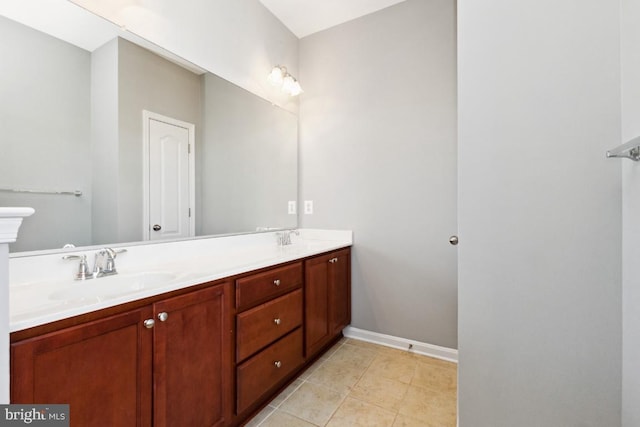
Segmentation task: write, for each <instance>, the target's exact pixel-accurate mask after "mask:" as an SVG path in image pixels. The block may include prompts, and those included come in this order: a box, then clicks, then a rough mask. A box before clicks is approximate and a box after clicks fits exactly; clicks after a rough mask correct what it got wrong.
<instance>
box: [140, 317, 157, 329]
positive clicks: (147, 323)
mask: <svg viewBox="0 0 640 427" xmlns="http://www.w3.org/2000/svg"><path fill="white" fill-rule="evenodd" d="M155 324H156V321H155V320H153V319H147V320H145V321H144V323H143V325H144V327H145V328H147V329H151V328H153V326H154V325H155Z"/></svg>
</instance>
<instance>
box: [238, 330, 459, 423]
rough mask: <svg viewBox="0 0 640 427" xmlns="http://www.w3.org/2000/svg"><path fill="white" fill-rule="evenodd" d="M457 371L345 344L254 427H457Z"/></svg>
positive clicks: (366, 345) (405, 355)
mask: <svg viewBox="0 0 640 427" xmlns="http://www.w3.org/2000/svg"><path fill="white" fill-rule="evenodd" d="M456 384H457V366H456V364H455V363H450V362H445V361H442V360H439V359H433V358H430V357H426V356H421V355H417V354H415V353H410V352H407V351H401V350H395V349H392V348H388V347H384V346H380V345H376V344H371V343H367V342H364V341H358V340H353V339H349V338H343V339H342V340H341V341H340V342H338V343H337V344H336V345H335V346H334V347H333V348H332V349H331V350H329V351H328V352H327V353H326V354H325V355H324V356H323V357H322V358H321V359H319V360H318V361H317V362H316V363H315V364H313V365H312V366H311V367H310V368H309V369H307V370H306V371H305V372H304V373H303V374H302V375H301V376H300V377H299V378H298V379H297V380H296V381H295V382H293V383H292V384H291V385H290V386H289V387H288V388H287V389H286V390H284V391H283V392H282V393H281V394H280V395H279V396H277V397H276V398H275V399H274V400H273V401H272V402H271V403H270V404H269V406H267V407H266V408H264V409H263V410H262V411H261V412H260V413H259V414H258V415H256V416H255V417H254V418H253V419H252V420H251V421H249V422H248V424H246V425H247V426H248V427H258V426H260V427H314V426H315V427H324V426H327V427H337V426H348V427H357V426H363V427H377V426H380V427H400V426H402V427H413V426H416V427H418V426H419V427H455V426H456V406H457V405H456Z"/></svg>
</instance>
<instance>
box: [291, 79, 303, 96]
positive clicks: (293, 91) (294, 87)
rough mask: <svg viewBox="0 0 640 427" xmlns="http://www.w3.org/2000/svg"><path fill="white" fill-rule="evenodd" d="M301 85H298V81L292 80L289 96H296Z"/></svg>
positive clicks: (300, 89) (300, 91) (299, 92)
mask: <svg viewBox="0 0 640 427" xmlns="http://www.w3.org/2000/svg"><path fill="white" fill-rule="evenodd" d="M302 92H303V91H302V87H301V86H300V83H298V81H297V80H296V81H294V82H293V85H292V86H291V96H298V95H300V94H301V93H302Z"/></svg>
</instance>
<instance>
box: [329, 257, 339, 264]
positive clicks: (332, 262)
mask: <svg viewBox="0 0 640 427" xmlns="http://www.w3.org/2000/svg"><path fill="white" fill-rule="evenodd" d="M329 262H330V263H331V264H334V263H336V262H338V258H331V259H330V260H329Z"/></svg>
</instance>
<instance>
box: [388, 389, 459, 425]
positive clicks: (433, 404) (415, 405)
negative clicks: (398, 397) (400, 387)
mask: <svg viewBox="0 0 640 427" xmlns="http://www.w3.org/2000/svg"><path fill="white" fill-rule="evenodd" d="M398 412H399V414H401V415H403V416H405V417H410V418H413V419H416V420H420V421H423V422H424V423H425V424H424V425H425V427H426V426H429V427H431V426H434V427H435V426H437V427H455V425H456V399H455V394H453V393H444V392H438V391H436V390H432V389H430V388H422V387H416V386H413V385H411V386H409V388H408V389H407V394H406V396H405V398H404V399H403V401H402V402H401V403H400V408H399V410H398Z"/></svg>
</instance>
